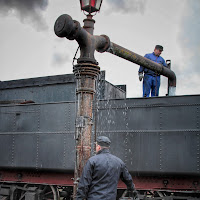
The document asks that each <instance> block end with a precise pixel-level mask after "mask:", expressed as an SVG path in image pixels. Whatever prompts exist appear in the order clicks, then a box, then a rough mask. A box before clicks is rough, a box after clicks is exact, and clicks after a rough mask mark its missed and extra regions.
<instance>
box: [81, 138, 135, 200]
mask: <svg viewBox="0 0 200 200" xmlns="http://www.w3.org/2000/svg"><path fill="white" fill-rule="evenodd" d="M110 143H111V141H110V139H109V138H108V137H105V136H99V137H98V138H97V144H96V152H97V155H95V156H93V157H91V158H90V159H89V160H88V161H87V163H86V165H85V167H84V169H83V172H82V175H81V178H80V181H79V184H78V190H77V200H83V199H87V200H116V196H117V184H118V181H119V179H120V178H121V180H122V181H123V182H124V183H125V184H126V185H127V189H128V192H129V193H131V195H132V196H133V197H136V198H137V192H136V191H135V187H134V184H133V181H132V177H131V175H130V173H129V172H128V170H127V168H126V166H125V164H124V162H123V161H122V160H121V159H119V158H118V157H116V156H114V155H112V154H111V153H110V152H109V147H110Z"/></svg>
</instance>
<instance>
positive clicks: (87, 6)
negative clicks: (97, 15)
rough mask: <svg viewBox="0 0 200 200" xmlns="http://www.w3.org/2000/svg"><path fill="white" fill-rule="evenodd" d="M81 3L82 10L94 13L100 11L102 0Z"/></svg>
mask: <svg viewBox="0 0 200 200" xmlns="http://www.w3.org/2000/svg"><path fill="white" fill-rule="evenodd" d="M80 3H81V10H84V11H86V12H88V13H93V12H97V11H99V10H100V7H101V3H102V0H80Z"/></svg>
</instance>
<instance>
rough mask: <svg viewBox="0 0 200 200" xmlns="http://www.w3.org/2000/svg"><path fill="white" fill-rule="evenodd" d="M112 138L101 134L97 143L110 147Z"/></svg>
mask: <svg viewBox="0 0 200 200" xmlns="http://www.w3.org/2000/svg"><path fill="white" fill-rule="evenodd" d="M110 143H111V141H110V139H109V138H108V137H106V136H99V137H97V144H98V145H100V146H103V147H109V146H110Z"/></svg>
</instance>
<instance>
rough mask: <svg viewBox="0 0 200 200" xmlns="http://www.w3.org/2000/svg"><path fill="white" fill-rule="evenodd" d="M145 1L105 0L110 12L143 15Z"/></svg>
mask: <svg viewBox="0 0 200 200" xmlns="http://www.w3.org/2000/svg"><path fill="white" fill-rule="evenodd" d="M145 2H146V0H107V3H108V5H109V7H110V8H109V10H112V12H121V13H123V14H125V13H130V12H131V13H138V12H139V13H141V14H144V11H145V5H146V4H145Z"/></svg>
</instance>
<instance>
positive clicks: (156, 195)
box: [0, 72, 200, 200]
mask: <svg viewBox="0 0 200 200" xmlns="http://www.w3.org/2000/svg"><path fill="white" fill-rule="evenodd" d="M97 86H98V87H97V94H96V98H95V99H96V101H95V102H94V105H95V106H94V108H93V119H94V120H93V121H94V124H93V138H92V141H94V140H95V137H96V136H97V135H106V136H108V137H109V138H110V139H111V141H112V145H111V152H112V153H113V154H115V155H116V156H118V157H120V158H121V159H122V160H123V161H124V162H125V163H126V165H127V167H128V169H129V171H130V172H131V174H132V176H133V180H134V183H135V185H136V189H137V190H138V191H139V194H140V195H139V196H140V199H164V200H167V199H172V200H174V199H187V200H189V199H200V192H199V190H200V166H199V165H200V163H199V162H200V158H199V157H200V155H199V154H200V126H199V125H200V124H199V123H200V95H188V96H172V97H169V96H166V97H154V98H153V97H152V98H126V87H125V86H124V85H120V86H114V85H112V84H111V83H109V82H107V81H106V80H105V73H104V72H102V73H101V77H100V78H99V80H98V84H97ZM75 109H76V101H75V79H74V75H72V74H69V75H59V76H52V77H41V78H33V79H24V80H16V81H5V82H1V83H0V199H10V200H19V199H20V200H36V199H46V200H47V199H52V200H58V199H70V198H71V197H70V196H71V193H72V186H73V171H74V162H75V141H74V134H75ZM92 153H94V152H93V150H92ZM118 188H119V190H118V197H117V198H120V196H121V195H122V192H123V191H124V190H125V186H124V185H123V183H121V182H120V183H119V185H118Z"/></svg>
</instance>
